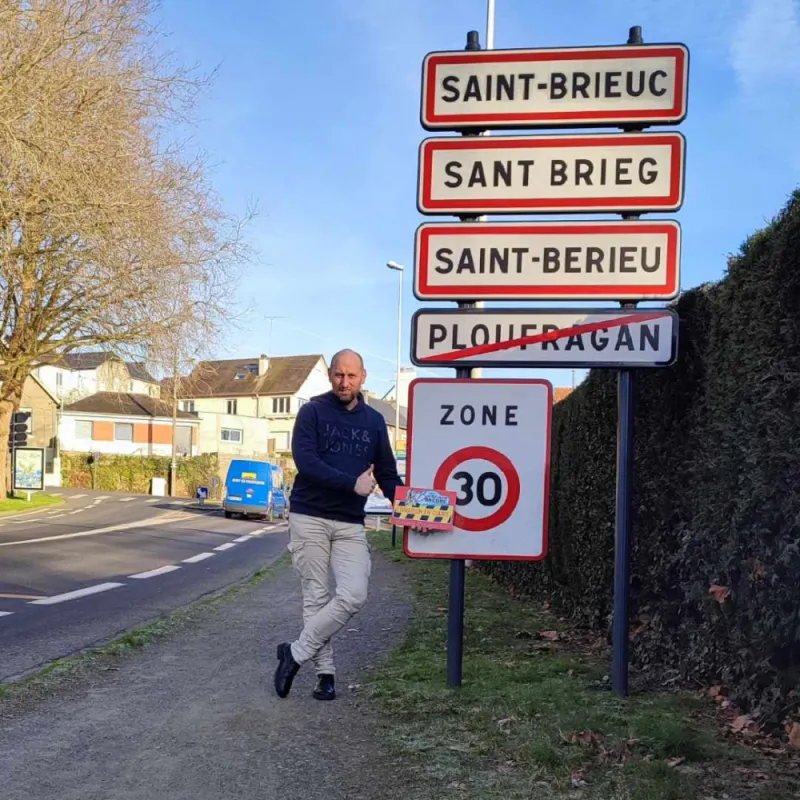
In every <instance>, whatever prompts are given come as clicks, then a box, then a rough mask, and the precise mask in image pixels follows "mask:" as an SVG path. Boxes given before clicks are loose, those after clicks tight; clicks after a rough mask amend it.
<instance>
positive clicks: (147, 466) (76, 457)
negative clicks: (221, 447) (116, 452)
mask: <svg viewBox="0 0 800 800" xmlns="http://www.w3.org/2000/svg"><path fill="white" fill-rule="evenodd" d="M170 462H171V459H170V457H169V456H112V455H102V456H101V457H100V460H99V461H98V462H97V465H96V470H97V475H96V483H95V488H97V489H99V490H102V491H111V492H136V493H138V494H149V492H150V481H151V479H152V478H166V479H167V489H168V490H169V466H170ZM218 473H219V463H218V460H217V454H216V453H209V454H204V455H200V456H192V457H191V458H180V459H178V473H177V484H178V485H177V490H178V491H177V494H178V495H181V496H184V497H194V494H195V491H196V490H197V487H198V486H208V485H209V484H208V482H209V480H210V479H211V477H212V476H214V475H217V474H218ZM61 481H62V485H63V486H66V487H70V488H81V489H91V488H92V464H91V462H90V460H89V455H88V454H87V453H62V454H61Z"/></svg>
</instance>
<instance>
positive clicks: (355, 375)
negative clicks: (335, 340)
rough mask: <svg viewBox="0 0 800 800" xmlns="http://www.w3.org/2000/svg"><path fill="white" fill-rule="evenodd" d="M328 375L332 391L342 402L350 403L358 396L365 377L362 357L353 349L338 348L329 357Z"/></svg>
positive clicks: (365, 372)
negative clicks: (334, 353) (337, 350)
mask: <svg viewBox="0 0 800 800" xmlns="http://www.w3.org/2000/svg"><path fill="white" fill-rule="evenodd" d="M328 377H329V378H330V381H331V389H332V390H333V393H334V394H335V395H336V396H337V397H338V398H339V400H340V401H341V402H342V403H344V404H345V405H350V404H351V403H353V402H354V401H355V399H356V398H357V397H358V393H359V392H360V391H361V387H362V386H363V384H364V381H365V380H366V379H367V371H366V370H365V369H364V359H363V358H361V356H360V355H359V354H358V353H356V352H355V351H354V350H340V351H339V352H338V353H336V355H335V356H334V357H333V359H331V368H330V369H329V370H328Z"/></svg>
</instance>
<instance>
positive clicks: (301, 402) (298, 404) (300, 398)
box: [297, 397, 308, 408]
mask: <svg viewBox="0 0 800 800" xmlns="http://www.w3.org/2000/svg"><path fill="white" fill-rule="evenodd" d="M307 402H308V400H303V398H302V397H298V398H297V407H298V408H300V407H301V406H304V405H305V404H306V403H307Z"/></svg>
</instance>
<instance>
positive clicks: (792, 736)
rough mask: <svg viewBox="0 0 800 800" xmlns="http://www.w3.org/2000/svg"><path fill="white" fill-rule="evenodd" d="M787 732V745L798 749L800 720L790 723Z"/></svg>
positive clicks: (799, 744) (799, 743)
mask: <svg viewBox="0 0 800 800" xmlns="http://www.w3.org/2000/svg"><path fill="white" fill-rule="evenodd" d="M787 727H788V726H787ZM787 733H788V734H789V747H791V748H793V749H794V750H800V722H794V723H792V727H791V728H789V729H788V731H787Z"/></svg>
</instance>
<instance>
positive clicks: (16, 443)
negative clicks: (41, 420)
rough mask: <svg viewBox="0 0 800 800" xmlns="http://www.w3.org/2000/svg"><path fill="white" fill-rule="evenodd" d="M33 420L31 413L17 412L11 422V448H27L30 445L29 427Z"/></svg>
mask: <svg viewBox="0 0 800 800" xmlns="http://www.w3.org/2000/svg"><path fill="white" fill-rule="evenodd" d="M30 418H31V412H30V411H17V413H16V414H14V418H13V420H12V421H11V432H10V434H9V437H8V438H9V447H26V446H27V444H28V425H29V422H30Z"/></svg>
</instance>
